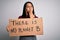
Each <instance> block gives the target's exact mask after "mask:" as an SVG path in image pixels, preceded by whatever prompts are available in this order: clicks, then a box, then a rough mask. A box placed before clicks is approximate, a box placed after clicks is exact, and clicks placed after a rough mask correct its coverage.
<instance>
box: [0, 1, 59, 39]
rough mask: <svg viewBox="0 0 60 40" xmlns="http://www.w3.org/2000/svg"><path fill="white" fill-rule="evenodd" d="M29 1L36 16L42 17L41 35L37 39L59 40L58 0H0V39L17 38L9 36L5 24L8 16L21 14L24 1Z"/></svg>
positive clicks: (13, 16) (14, 16) (12, 16)
mask: <svg viewBox="0 0 60 40" xmlns="http://www.w3.org/2000/svg"><path fill="white" fill-rule="evenodd" d="M27 1H31V2H32V3H33V5H34V9H35V14H36V16H38V17H39V18H40V17H43V31H44V34H43V35H36V37H37V40H60V0H0V40H19V37H10V36H9V33H8V32H7V31H6V26H7V24H8V20H9V19H10V18H13V19H15V18H18V17H19V16H20V15H22V11H23V6H24V3H25V2H27Z"/></svg>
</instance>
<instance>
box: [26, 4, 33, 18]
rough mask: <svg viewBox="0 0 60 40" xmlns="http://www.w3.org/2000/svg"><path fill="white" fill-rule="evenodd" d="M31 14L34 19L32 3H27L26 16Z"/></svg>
mask: <svg viewBox="0 0 60 40" xmlns="http://www.w3.org/2000/svg"><path fill="white" fill-rule="evenodd" d="M28 13H29V15H30V18H34V15H33V7H32V5H31V4H30V3H27V5H26V15H27V14H28Z"/></svg>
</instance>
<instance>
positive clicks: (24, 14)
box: [22, 1, 35, 18]
mask: <svg viewBox="0 0 60 40" xmlns="http://www.w3.org/2000/svg"><path fill="white" fill-rule="evenodd" d="M28 3H30V4H31V5H32V7H33V15H35V12H34V6H33V4H32V2H29V1H28V2H26V3H25V4H24V7H23V14H22V17H23V18H24V17H25V18H26V11H25V9H26V5H27V4H28Z"/></svg>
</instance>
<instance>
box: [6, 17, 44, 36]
mask: <svg viewBox="0 0 60 40" xmlns="http://www.w3.org/2000/svg"><path fill="white" fill-rule="evenodd" d="M7 29H8V31H9V35H10V36H27V35H42V34H43V20H42V18H20V19H9V24H8V26H7Z"/></svg>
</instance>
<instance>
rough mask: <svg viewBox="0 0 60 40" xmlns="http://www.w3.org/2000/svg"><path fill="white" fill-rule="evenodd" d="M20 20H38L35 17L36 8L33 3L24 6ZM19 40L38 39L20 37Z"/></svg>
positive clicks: (31, 36)
mask: <svg viewBox="0 0 60 40" xmlns="http://www.w3.org/2000/svg"><path fill="white" fill-rule="evenodd" d="M20 18H38V17H37V16H36V15H35V12H34V6H33V4H32V3H31V2H26V3H25V4H24V8H23V14H22V16H19V17H18V19H20ZM19 40H37V39H36V36H35V35H28V36H20V37H19Z"/></svg>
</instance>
